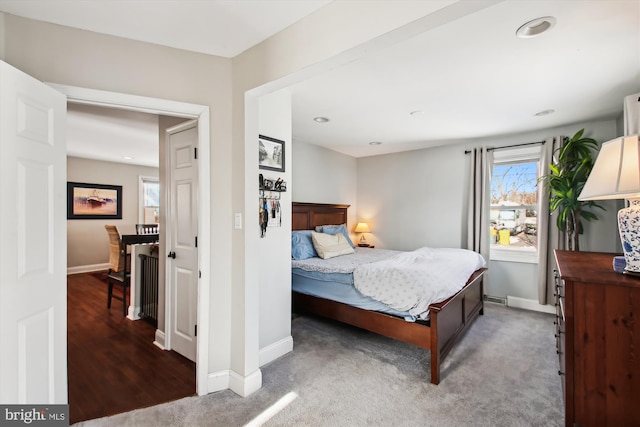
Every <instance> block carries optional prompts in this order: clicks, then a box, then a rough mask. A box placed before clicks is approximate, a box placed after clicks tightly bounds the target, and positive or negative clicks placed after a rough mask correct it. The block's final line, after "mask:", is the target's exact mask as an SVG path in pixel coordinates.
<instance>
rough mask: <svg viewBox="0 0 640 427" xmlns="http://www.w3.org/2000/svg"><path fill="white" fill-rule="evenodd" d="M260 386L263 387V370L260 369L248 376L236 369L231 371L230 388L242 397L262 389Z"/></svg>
mask: <svg viewBox="0 0 640 427" xmlns="http://www.w3.org/2000/svg"><path fill="white" fill-rule="evenodd" d="M260 387H262V371H261V370H260V369H258V370H256V371H255V372H254V373H252V374H250V375H247V376H246V377H243V376H242V375H240V374H238V373H236V372H234V371H230V372H229V388H230V389H231V391H233V392H234V393H236V394H238V395H240V396H241V397H247V396H249V395H250V394H251V393H253V392H255V391H258V390H260Z"/></svg>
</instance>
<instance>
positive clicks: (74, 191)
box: [67, 182, 122, 219]
mask: <svg viewBox="0 0 640 427" xmlns="http://www.w3.org/2000/svg"><path fill="white" fill-rule="evenodd" d="M67 219H122V186H121V185H103V184H86V183H82V182H67Z"/></svg>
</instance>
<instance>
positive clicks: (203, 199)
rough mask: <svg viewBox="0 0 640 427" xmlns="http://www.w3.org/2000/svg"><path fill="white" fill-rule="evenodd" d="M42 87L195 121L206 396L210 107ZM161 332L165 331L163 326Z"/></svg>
mask: <svg viewBox="0 0 640 427" xmlns="http://www.w3.org/2000/svg"><path fill="white" fill-rule="evenodd" d="M45 84H47V85H49V86H51V87H52V88H54V89H56V90H58V91H60V92H62V93H63V94H65V95H66V96H67V102H74V103H78V104H85V105H95V106H102V107H111V108H118V109H121V110H129V111H137V112H144V113H151V114H161V115H167V116H174V117H183V118H185V119H197V120H198V153H199V155H198V158H199V161H200V167H199V168H198V181H199V185H198V233H199V236H202V238H200V239H199V241H198V268H199V270H200V273H201V277H200V279H199V281H198V303H197V307H198V308H197V310H198V317H197V323H198V329H200V330H199V331H198V336H197V337H196V340H197V354H196V392H197V394H198V395H199V396H202V395H205V394H207V393H208V385H207V382H208V372H209V366H208V365H209V364H208V360H209V317H210V316H209V301H210V295H209V294H210V277H211V272H210V270H209V264H210V263H208V262H204V261H206V260H208V259H210V257H211V239H209V238H207V237H205V236H210V235H211V226H210V224H211V189H210V182H211V180H210V170H211V154H210V124H209V123H210V122H209V107H208V106H206V105H199V104H190V103H185V102H179V101H171V100H167V99H160V98H150V97H145V96H139V95H130V94H124V93H118V92H109V91H102V90H96V89H89V88H82V87H77V86H68V85H60V84H57V83H49V82H45ZM171 303H172V302H171V301H170V300H167V301H165V307H170V304H171ZM165 323H166V322H165ZM164 329H165V331H166V324H165V328H164ZM158 332H160V331H158ZM158 335H159V334H158V333H156V341H158V338H160V340H163V339H164V336H160V337H159V336H158ZM161 335H163V334H161ZM157 344H158V346H159V347H161V348H162V347H163V343H162V342H159V343H157Z"/></svg>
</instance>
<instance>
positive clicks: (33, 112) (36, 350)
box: [0, 61, 67, 404]
mask: <svg viewBox="0 0 640 427" xmlns="http://www.w3.org/2000/svg"><path fill="white" fill-rule="evenodd" d="M0 93H1V94H2V96H0V194H2V197H1V198H0V337H1V339H2V344H1V345H0V378H1V379H2V380H1V381H0V402H2V403H4V404H9V403H15V404H31V403H33V404H66V403H67V282H66V269H67V251H66V248H67V224H66V215H65V212H66V194H65V193H66V185H65V183H66V175H67V172H66V167H67V163H66V147H65V146H66V142H65V138H66V130H65V126H66V110H67V99H66V97H65V96H64V95H63V94H61V93H60V92H57V91H55V90H53V89H52V88H50V87H48V86H46V85H44V84H43V83H41V82H39V81H37V80H36V79H34V78H32V77H30V76H29V75H27V74H25V73H23V72H21V71H20V70H18V69H16V68H13V67H12V66H10V65H8V64H6V63H5V62H2V61H0Z"/></svg>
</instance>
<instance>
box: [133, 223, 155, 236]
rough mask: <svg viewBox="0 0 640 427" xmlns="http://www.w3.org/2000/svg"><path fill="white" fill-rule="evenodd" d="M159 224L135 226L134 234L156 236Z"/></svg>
mask: <svg viewBox="0 0 640 427" xmlns="http://www.w3.org/2000/svg"><path fill="white" fill-rule="evenodd" d="M158 231H159V224H136V234H158Z"/></svg>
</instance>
